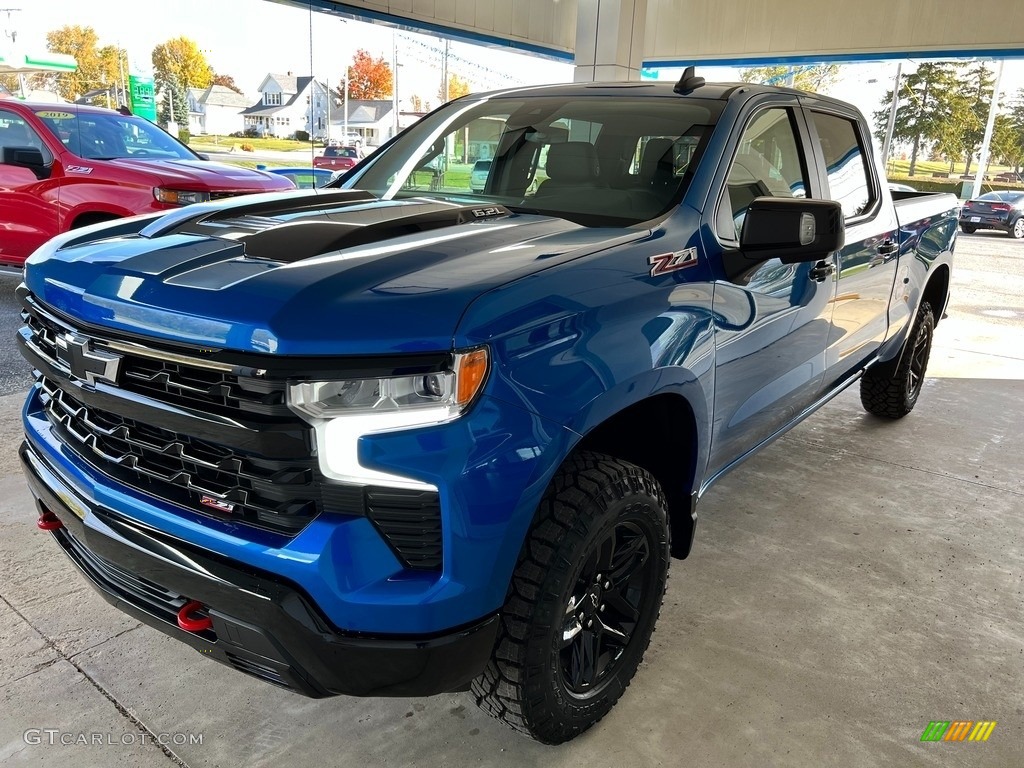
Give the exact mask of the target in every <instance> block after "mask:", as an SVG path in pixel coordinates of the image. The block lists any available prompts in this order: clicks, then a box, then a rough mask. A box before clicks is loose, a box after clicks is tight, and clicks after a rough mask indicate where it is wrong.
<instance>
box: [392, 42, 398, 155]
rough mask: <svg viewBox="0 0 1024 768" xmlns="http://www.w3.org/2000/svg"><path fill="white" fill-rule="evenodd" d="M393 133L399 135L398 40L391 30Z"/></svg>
mask: <svg viewBox="0 0 1024 768" xmlns="http://www.w3.org/2000/svg"><path fill="white" fill-rule="evenodd" d="M391 135H392V136H397V135H398V42H397V38H396V37H395V32H394V30H392V31H391Z"/></svg>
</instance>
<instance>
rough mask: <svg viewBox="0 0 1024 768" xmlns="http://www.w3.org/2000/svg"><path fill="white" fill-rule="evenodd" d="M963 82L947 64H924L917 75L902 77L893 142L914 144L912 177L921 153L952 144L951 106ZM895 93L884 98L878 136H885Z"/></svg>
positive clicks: (876, 122)
mask: <svg viewBox="0 0 1024 768" xmlns="http://www.w3.org/2000/svg"><path fill="white" fill-rule="evenodd" d="M959 88H960V82H959V79H958V77H957V75H956V69H955V67H954V66H953V65H951V64H948V63H945V62H935V63H928V64H921V65H920V66H919V67H918V68H917V70H916V71H915V72H911V73H909V74H906V75H904V76H903V77H901V78H900V91H899V107H898V108H897V110H896V122H895V124H894V127H893V141H905V142H910V143H911V145H912V148H911V152H910V169H909V175H911V176H913V175H914V172H915V170H916V169H917V158H918V155H919V153H920V152H921V151H922V149H923V150H927V148H928V147H930V146H931V145H932V144H934V143H935V142H938V141H943V140H946V141H950V142H951V141H952V139H951V138H950V137H948V136H946V134H945V132H944V131H946V130H947V129H948V128H949V122H948V118H949V115H948V107H949V105H950V103H951V102H953V101H955V97H956V93H957V91H958V89H959ZM892 100H893V92H892V91H888V92H887V93H886V95H885V97H884V98H883V99H882V105H881V106H882V108H881V109H880V110H878V111H877V112H875V113H874V118H875V125H876V127H877V129H878V131H877V134H876V135H877V136H878V137H879V138H880V139H882V138H884V137H885V130H886V125H887V124H888V121H889V111H890V108H891V105H892Z"/></svg>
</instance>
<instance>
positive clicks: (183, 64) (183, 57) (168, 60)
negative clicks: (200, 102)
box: [153, 37, 213, 88]
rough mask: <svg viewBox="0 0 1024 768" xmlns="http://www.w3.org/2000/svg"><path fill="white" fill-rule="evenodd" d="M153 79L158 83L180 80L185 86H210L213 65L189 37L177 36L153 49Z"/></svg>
mask: <svg viewBox="0 0 1024 768" xmlns="http://www.w3.org/2000/svg"><path fill="white" fill-rule="evenodd" d="M153 79H154V80H155V81H156V82H157V83H158V84H161V83H170V82H172V81H175V80H176V81H177V82H179V83H180V84H181V85H182V86H183V87H185V88H208V87H209V86H210V84H211V83H212V82H213V67H211V66H210V64H209V62H207V61H206V56H205V55H204V54H203V52H202V51H201V50H200V49H199V46H198V45H196V43H195V41H193V40H190V39H189V38H187V37H175V38H174V39H172V40H168V41H167V42H164V43H160V44H159V45H158V46H156V47H155V48H154V49H153Z"/></svg>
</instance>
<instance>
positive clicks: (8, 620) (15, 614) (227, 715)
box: [0, 235, 1024, 768]
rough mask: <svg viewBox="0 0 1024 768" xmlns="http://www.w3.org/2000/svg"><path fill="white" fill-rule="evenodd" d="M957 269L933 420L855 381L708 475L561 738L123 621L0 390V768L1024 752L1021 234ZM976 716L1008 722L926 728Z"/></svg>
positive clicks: (950, 759)
mask: <svg viewBox="0 0 1024 768" xmlns="http://www.w3.org/2000/svg"><path fill="white" fill-rule="evenodd" d="M954 282H955V288H954V291H955V293H954V305H953V307H952V308H951V309H950V316H949V318H948V319H947V320H945V321H944V322H943V323H942V324H941V325H940V326H939V329H938V334H937V337H936V345H937V346H936V348H935V350H934V351H933V357H932V366H931V370H930V372H929V373H930V378H929V380H928V381H927V383H926V389H925V391H924V393H923V394H922V397H921V401H920V403H919V405H918V407H917V410H915V411H914V413H913V414H912V415H911V416H910V417H908V418H907V419H905V420H903V421H901V422H899V423H895V424H891V423H883V422H881V421H879V420H876V419H873V418H871V417H868V416H867V415H865V414H864V412H863V411H862V410H861V408H860V404H859V401H858V398H857V393H856V390H852V391H850V392H847V393H846V394H844V395H843V396H841V397H840V398H838V399H837V400H835V401H834V402H833V403H832V404H830V405H829V406H828V407H826V408H825V409H824V410H822V411H821V412H820V413H819V414H817V415H815V416H814V417H813V418H811V419H809V420H808V421H806V422H805V423H804V424H802V425H801V426H800V427H798V428H797V429H795V430H793V431H792V432H790V433H789V434H788V435H787V436H786V437H784V438H783V439H782V440H781V441H779V442H778V443H777V444H775V445H774V446H772V447H771V448H769V449H767V450H765V451H763V452H762V453H761V454H759V455H758V456H756V457H755V458H754V459H752V460H751V461H749V462H748V463H747V464H746V465H744V466H743V467H741V468H740V469H738V470H736V471H735V472H733V473H732V474H731V475H729V476H728V477H727V478H725V479H724V480H723V481H722V482H721V483H720V484H719V485H718V486H716V487H715V488H714V489H713V490H711V491H710V492H709V494H708V495H707V496H706V497H705V499H704V500H703V501H702V506H701V509H700V513H701V522H700V524H699V528H698V537H697V543H696V548H695V551H694V553H693V555H692V556H691V557H690V558H689V559H688V560H686V561H685V562H677V563H675V564H674V565H673V568H672V571H671V579H670V584H669V590H668V594H667V598H666V602H665V608H664V610H663V612H662V617H661V621H660V622H659V625H658V629H657V631H656V632H655V635H654V639H653V642H652V646H651V649H650V651H649V652H648V654H647V657H646V660H645V663H644V665H643V666H642V668H641V670H640V672H639V673H638V675H637V678H636V679H635V680H634V682H633V684H632V686H631V687H630V689H629V691H628V692H627V694H626V696H625V697H624V698H623V699H622V701H621V702H620V703H619V705H618V706H617V707H616V708H615V710H614V711H613V712H612V714H611V715H610V716H609V717H608V718H606V719H605V720H604V721H603V722H602V723H601V724H599V725H598V726H597V727H595V728H594V729H592V730H591V731H590V732H588V733H587V734H585V735H584V736H582V737H581V738H579V739H577V740H576V741H574V742H572V743H570V744H567V745H563V746H561V747H554V748H552V747H543V746H540V745H538V744H535V743H533V742H530V741H528V740H526V739H524V738H523V737H521V736H518V735H516V734H514V733H513V732H511V731H509V730H506V729H505V728H503V727H502V726H500V725H499V724H498V723H497V722H495V721H492V720H491V719H489V718H488V717H486V716H485V715H483V714H482V713H480V712H479V711H477V709H476V708H475V707H474V705H473V703H472V701H471V700H470V698H469V696H468V695H465V694H451V695H444V696H437V697H434V698H430V699H422V700H404V699H368V700H363V699H347V698H338V699H329V700H323V701H312V700H309V699H304V698H301V697H299V696H296V695H293V694H290V693H288V692H285V691H281V690H278V689H275V688H273V687H271V686H269V685H266V684H263V683H260V682H258V681H256V680H252V679H249V678H247V677H244V676H242V675H240V674H237V673H235V672H232V671H230V670H228V669H226V668H224V667H221V666H219V665H217V664H214V663H212V662H209V661H207V660H205V659H203V658H202V657H201V656H200V655H199V654H197V653H195V652H193V651H191V650H190V649H188V648H186V647H185V646H183V645H180V644H178V643H176V642H174V641H172V640H169V639H167V638H165V637H164V636H163V635H161V634H160V633H158V632H157V631H155V630H152V629H150V628H148V627H143V626H140V625H139V624H138V623H136V622H134V621H132V620H130V619H128V618H126V617H124V616H122V615H121V614H120V613H118V612H117V611H116V610H114V609H113V608H111V607H109V606H107V604H106V603H104V602H103V601H102V600H101V599H100V598H99V597H97V596H96V595H95V594H94V593H93V592H92V590H91V589H90V588H89V587H88V586H87V585H86V584H85V583H84V581H83V580H82V578H80V577H79V575H78V573H77V572H76V571H75V570H74V569H73V567H72V566H71V565H70V563H69V562H68V561H67V560H66V558H65V557H64V556H63V555H62V554H61V553H60V552H58V550H57V547H56V545H55V544H54V543H53V541H52V540H50V537H49V536H48V535H45V534H43V533H41V532H39V531H37V530H36V529H35V526H34V525H33V519H34V513H33V512H32V509H31V504H30V502H29V495H28V493H27V491H26V490H25V486H24V483H23V481H22V479H21V477H20V476H19V475H17V474H12V473H13V471H14V450H15V447H16V434H17V431H18V426H17V406H18V404H19V403H20V400H21V396H20V395H17V394H15V395H10V396H7V397H0V647H3V649H4V650H3V653H2V655H0V763H2V764H5V765H6V764H8V763H10V764H11V765H15V764H18V765H20V764H22V763H23V762H24V763H31V764H33V765H45V766H68V765H75V766H81V767H82V768H86V767H87V766H104V767H106V766H120V765H126V766H127V765H131V766H166V765H172V764H174V763H175V762H177V764H179V765H187V766H194V767H198V766H239V765H244V766H247V768H258V767H259V766H281V765H285V764H287V765H289V766H292V767H293V768H301V767H303V766H318V767H319V766H325V765H326V766H355V765H365V766H379V765H418V766H450V765H458V766H463V765H467V766H468V765H487V766H516V767H517V768H519V767H521V766H542V765H543V766H553V767H554V766H575V765H584V764H585V765H589V766H623V765H630V766H660V765H672V766H675V765H683V764H685V765H693V766H710V767H713V768H718V767H719V766H723V767H724V766H756V767H757V768H765V767H766V766H779V767H780V768H781V767H783V766H785V767H787V768H788V767H790V766H815V767H817V766H843V767H844V768H855V767H857V766H932V765H934V766H944V767H945V766H998V767H999V768H1004V767H1006V768H1008V767H1009V766H1017V765H1021V764H1022V762H1024V693H1022V692H1021V679H1022V673H1024V624H1022V617H1024V580H1022V574H1024V522H1022V519H1021V513H1022V510H1024V479H1022V473H1021V466H1022V460H1021V456H1022V455H1024V435H1022V432H1021V427H1022V426H1024V344H1022V343H1021V340H1022V338H1024V336H1022V333H1021V331H1022V328H1024V242H1014V241H1011V240H1009V239H1007V238H1005V237H1003V236H998V235H975V236H963V237H961V239H960V242H959V246H958V265H957V271H956V273H955V279H954ZM0 287H3V286H0ZM957 719H960V720H996V721H998V726H997V727H996V728H995V730H994V732H993V733H992V736H991V738H990V739H989V741H988V742H986V743H921V742H920V741H919V739H920V736H921V733H922V731H923V730H924V728H925V726H926V725H927V724H928V722H929V721H930V720H957ZM30 728H36V729H46V728H55V729H59V730H60V731H61V732H65V733H71V734H77V733H79V732H86V733H99V734H103V737H102V738H103V739H104V741H106V740H108V739H109V740H111V741H113V742H115V743H116V744H117V746H112V745H107V744H103V745H78V746H60V745H59V744H55V745H50V744H48V743H47V742H46V738H47V736H46V734H43V735H42V738H43V743H42V744H38V745H37V744H26V742H25V738H24V732H25V731H26V729H30ZM161 733H164V734H174V733H186V734H189V733H191V734H201V735H202V744H193V745H187V744H186V745H175V744H169V745H168V746H167V747H165V748H161V747H159V746H157V745H155V744H154V743H153V740H152V734H161ZM108 735H109V736H108ZM57 738H58V739H59V737H57ZM122 742H128V743H129V745H127V746H122V745H121V744H122Z"/></svg>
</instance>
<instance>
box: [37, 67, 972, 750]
mask: <svg viewBox="0 0 1024 768" xmlns="http://www.w3.org/2000/svg"><path fill="white" fill-rule="evenodd" d="M479 157H486V158H487V159H488V160H490V165H489V167H488V169H487V178H486V181H485V183H484V184H483V188H482V189H480V188H479V185H478V186H477V190H476V191H474V189H472V188H471V180H470V169H471V168H472V167H473V164H474V162H475V160H476V158H479ZM439 158H443V161H441V160H439ZM439 167H440V168H443V169H444V170H443V173H441V174H440V175H439V174H437V173H435V172H434V171H435V170H436V169H437V168H439ZM333 187H334V188H329V189H320V190H309V191H297V192H292V193H283V194H267V195H255V196H247V197H245V198H242V199H235V200H225V201H219V202H215V203H205V204H202V203H201V204H196V205H191V206H186V207H182V208H180V209H179V210H175V211H172V212H168V213H164V214H158V215H150V216H142V217H137V218H134V219H126V220H121V221H118V222H114V223H108V224H104V225H96V226H93V227H87V228H84V229H80V230H76V231H74V232H71V233H67V234H65V235H62V236H59V237H58V238H56V239H54V240H52V241H50V242H49V243H48V244H46V245H45V246H44V247H42V248H40V249H39V250H38V251H37V252H36V253H35V254H34V255H33V256H32V257H31V258H30V259H29V261H28V264H27V267H26V270H25V277H24V283H23V285H21V286H20V288H19V289H18V295H19V297H20V301H21V303H22V305H23V307H24V321H25V324H24V327H23V328H22V329H21V332H20V337H19V339H20V344H21V348H22V350H23V352H24V355H25V357H26V358H27V359H28V360H29V361H30V363H31V365H32V366H33V368H34V369H35V371H36V383H35V385H34V386H33V387H32V390H31V392H30V394H29V397H28V400H27V403H26V405H25V409H24V423H25V432H26V439H25V442H24V445H23V446H22V448H21V457H22V460H23V464H24V470H25V474H26V476H27V478H28V482H29V485H30V486H31V489H32V491H33V493H34V495H35V497H36V499H37V505H38V510H37V511H38V514H39V517H38V522H37V525H38V526H39V527H40V528H42V529H44V530H49V531H51V532H52V535H53V537H54V539H55V541H56V543H57V544H58V545H59V546H60V547H61V548H62V549H63V550H64V551H65V552H66V553H67V555H68V556H69V557H70V558H71V559H72V560H73V561H74V563H75V564H76V565H77V566H78V568H79V569H81V571H82V573H83V574H84V575H85V577H86V578H87V579H88V580H89V581H90V582H92V584H93V585H94V586H95V587H96V588H97V589H98V590H99V592H100V593H101V594H102V595H103V596H104V597H105V598H106V599H107V600H108V601H110V602H111V603H113V604H115V605H117V606H118V607H120V608H121V609H122V610H124V611H126V612H127V613H129V614H131V615H133V616H135V617H136V618H138V619H139V620H141V621H143V622H145V623H147V624H150V625H152V626H154V627H157V628H158V629H160V630H162V631H164V632H166V633H168V634H170V635H172V636H175V637H177V638H179V639H181V640H183V641H184V642H186V643H188V644H190V645H191V646H193V647H195V648H197V649H199V650H201V651H203V653H204V655H206V656H208V657H210V658H213V659H216V660H218V661H220V662H223V663H225V664H228V665H231V666H233V667H234V668H236V669H238V670H240V671H242V672H245V673H248V674H250V675H254V676H256V677H258V678H261V679H263V680H266V681H268V682H270V683H273V684H276V685H279V686H285V687H288V688H290V689H294V690H295V691H298V692H301V693H304V694H306V695H310V696H328V695H335V694H347V695H360V696H370V695H372V696H378V695H395V696H418V695H430V694H436V693H439V692H445V691H454V690H466V689H470V690H471V691H472V695H473V696H474V698H475V699H476V701H477V703H478V704H479V705H480V706H481V707H482V708H484V709H485V710H486V711H488V712H489V713H491V714H492V715H494V716H495V717H497V718H499V719H501V720H503V721H504V722H506V723H507V724H509V725H511V726H512V727H514V728H516V729H518V730H520V731H522V732H524V733H527V734H528V735H530V736H532V737H534V738H536V739H538V740H541V741H544V742H548V743H557V742H562V741H565V740H568V739H571V738H573V737H574V736H575V735H577V734H579V733H581V732H582V731H584V730H585V729H587V728H588V727H590V726H591V725H593V724H594V723H595V722H597V721H598V720H599V719H600V718H601V717H603V716H604V715H605V714H606V713H607V712H608V711H609V710H610V709H611V707H612V706H613V705H614V704H615V702H616V701H617V700H618V699H619V697H620V696H621V695H622V694H623V692H624V690H625V688H626V686H627V685H628V684H629V682H630V680H631V679H632V677H633V675H634V673H635V671H636V669H637V667H638V665H639V664H640V662H641V658H642V656H643V654H644V651H645V650H646V648H647V646H648V642H649V639H650V636H651V633H652V631H653V629H654V624H655V621H656V619H657V617H658V614H659V610H660V606H661V603H662V597H663V594H664V590H665V580H666V573H667V570H668V567H669V561H670V559H671V558H673V557H675V558H685V557H686V556H687V554H688V553H689V551H690V548H691V545H692V542H693V539H694V528H695V522H696V508H697V502H698V499H700V497H701V496H702V495H703V494H705V493H706V492H707V490H708V488H709V487H710V486H711V485H712V484H713V482H714V481H715V480H716V479H717V478H719V477H721V476H722V475H723V474H724V473H725V472H727V471H728V470H730V469H731V468H733V467H735V466H736V465H737V464H738V463H739V462H740V461H742V460H743V459H744V458H746V457H747V456H750V455H751V454H752V453H753V452H755V451H757V450H758V449H759V448H761V447H763V446H764V445H766V444H767V443H769V442H770V441H771V440H772V439H774V438H775V437H778V436H779V435H780V434H782V433H783V432H785V431H786V430H787V429H789V428H790V427H792V426H793V425H794V424H796V423H797V422H799V421H800V420H801V419H803V418H804V417H806V416H807V415H809V414H811V413H812V412H813V411H815V409H817V408H818V407H819V406H821V405H822V404H824V403H825V402H827V401H828V400H829V398H831V397H833V396H834V395H836V394H837V393H838V392H840V391H841V390H842V389H843V388H845V387H847V386H848V385H850V384H852V383H855V382H859V386H860V392H861V398H862V400H863V404H864V406H865V408H866V409H867V410H868V411H870V412H871V413H873V414H877V415H878V416H880V417H884V418H889V419H898V418H900V417H902V416H905V415H906V414H908V413H909V412H910V411H911V409H912V408H913V407H914V404H915V402H916V400H917V398H918V396H919V394H920V392H921V385H922V380H923V377H924V375H925V369H926V365H927V363H928V355H929V350H930V347H931V341H932V335H933V330H934V328H935V325H936V323H938V322H939V320H940V318H941V317H942V315H943V310H944V308H945V307H946V302H947V298H948V293H949V283H950V270H951V257H952V251H953V245H954V241H955V237H956V227H957V203H956V200H955V199H954V198H953V197H952V196H948V195H925V194H919V195H915V194H912V193H911V194H908V195H906V196H905V199H900V200H898V201H895V202H894V201H893V199H892V194H891V193H890V191H889V190H888V188H887V186H886V184H885V183H884V180H883V178H882V176H881V174H880V172H879V167H878V165H877V163H876V160H875V155H874V153H873V150H872V149H871V136H870V131H869V129H868V126H867V125H866V123H865V121H864V119H863V117H862V116H861V115H860V114H859V113H858V112H857V111H856V110H855V109H854V108H852V107H850V106H848V105H846V104H844V103H842V102H839V101H836V100H833V99H829V98H824V97H820V96H815V95H811V94H807V93H801V92H798V91H793V90H787V89H782V88H771V87H764V86H752V85H745V84H706V83H703V81H702V80H700V79H699V78H695V77H693V76H687V77H686V78H684V80H682V81H681V82H680V83H678V84H677V85H676V86H675V87H673V86H672V85H671V84H654V83H642V84H641V83H618V84H615V83H608V84H576V85H565V86H549V87H536V88H518V89H515V90H509V91H505V92H498V93H491V94H483V95H474V96H469V97H465V98H462V99H458V100H456V101H454V102H451V103H449V104H447V105H445V106H444V107H442V108H440V109H439V110H437V111H435V112H433V113H431V114H429V115H427V116H426V117H424V118H423V119H421V120H420V121H419V122H417V123H416V124H415V125H414V126H412V127H411V128H410V129H408V130H406V131H405V132H404V133H402V134H400V135H399V136H398V137H396V138H395V139H394V140H392V142H390V143H389V144H388V145H386V146H385V147H382V148H381V149H380V150H379V151H378V152H376V153H375V154H374V155H373V156H371V157H370V158H367V159H366V160H363V161H362V162H361V163H360V164H359V165H358V166H356V167H355V168H353V169H352V170H351V171H349V172H348V173H347V174H346V175H345V176H343V177H341V178H340V179H338V180H337V181H335V182H334V183H333ZM901 197H904V196H903V195H901ZM880 439H883V438H882V437H881V433H880Z"/></svg>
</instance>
